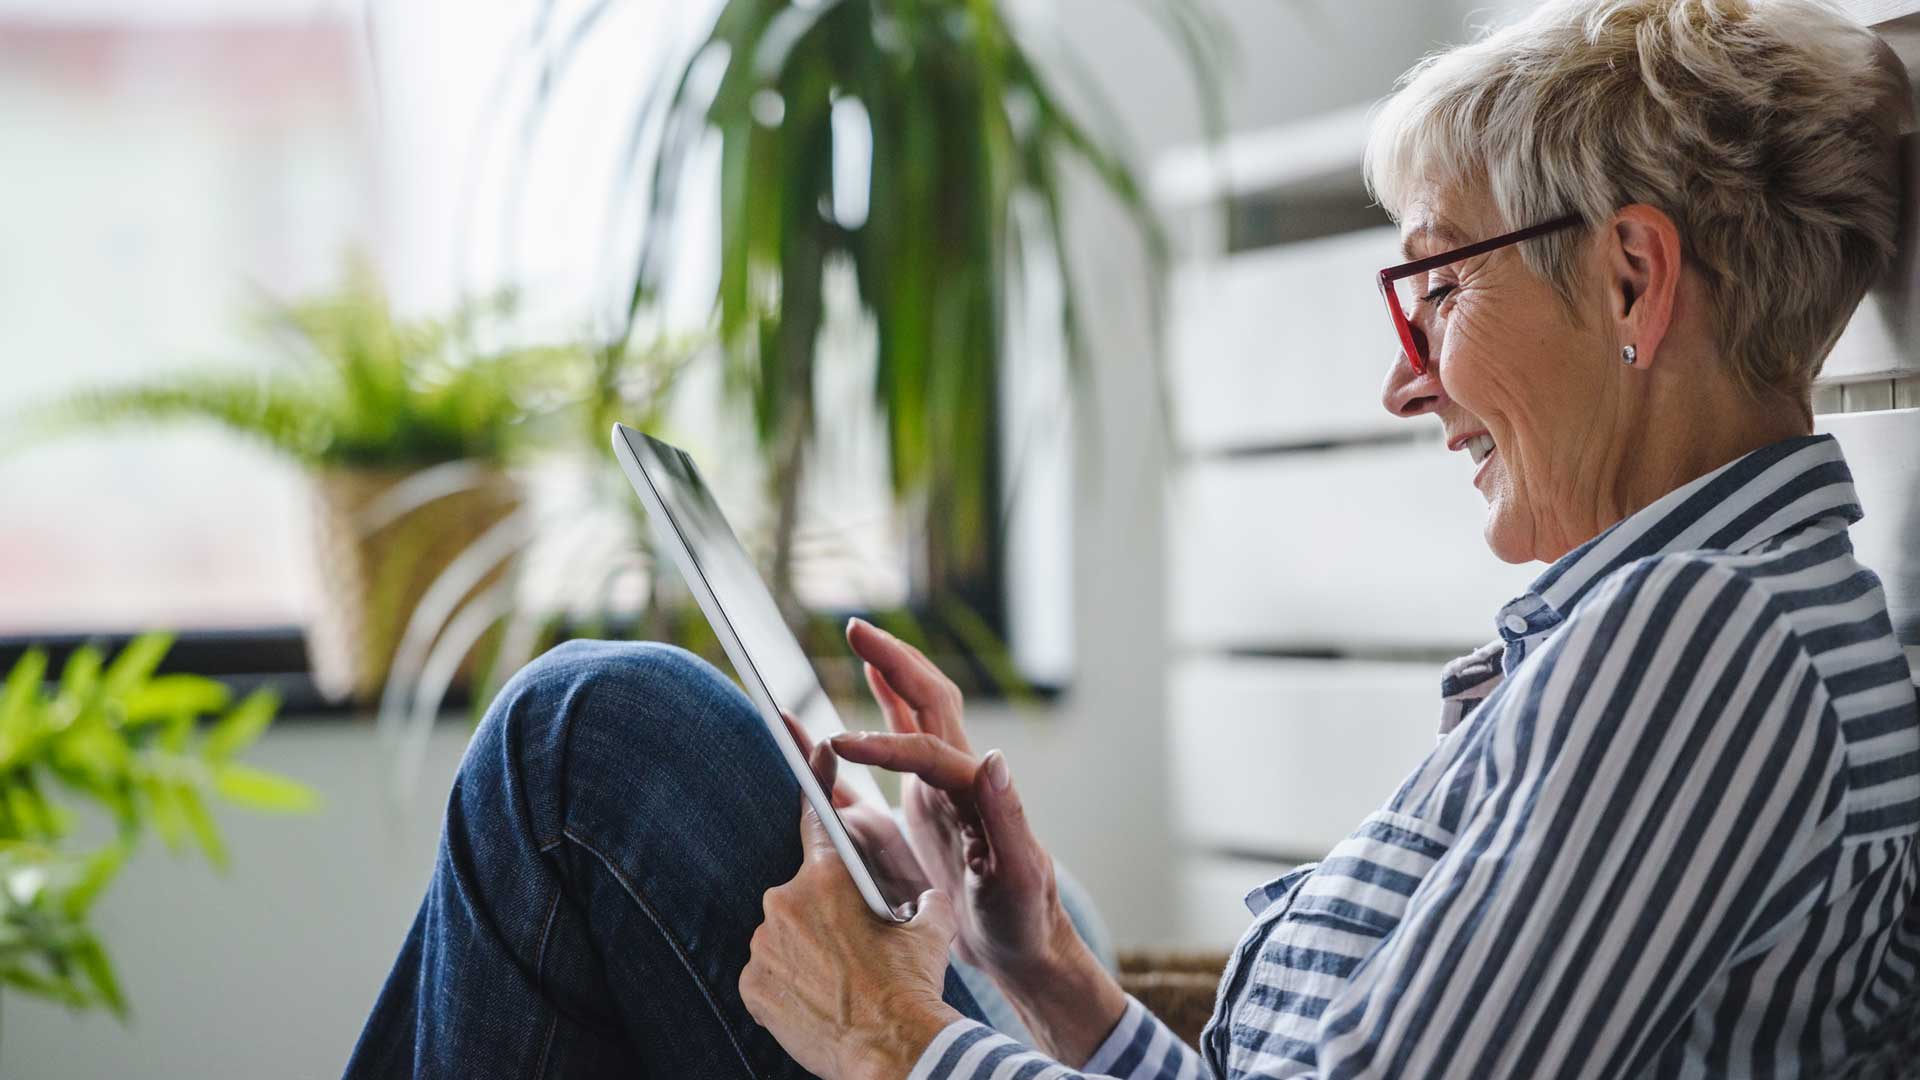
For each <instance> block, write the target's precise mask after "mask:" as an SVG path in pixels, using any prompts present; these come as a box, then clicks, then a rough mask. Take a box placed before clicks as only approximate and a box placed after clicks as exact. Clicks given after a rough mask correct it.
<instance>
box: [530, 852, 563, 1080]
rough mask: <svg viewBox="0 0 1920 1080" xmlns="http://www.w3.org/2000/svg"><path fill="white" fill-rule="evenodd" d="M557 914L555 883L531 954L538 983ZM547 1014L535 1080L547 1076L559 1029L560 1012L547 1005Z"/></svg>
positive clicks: (542, 977)
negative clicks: (538, 938)
mask: <svg viewBox="0 0 1920 1080" xmlns="http://www.w3.org/2000/svg"><path fill="white" fill-rule="evenodd" d="M559 914H560V885H559V883H558V882H555V883H554V886H553V899H551V900H549V901H547V917H546V920H545V922H544V925H543V926H542V927H541V929H540V947H539V948H538V949H535V950H534V954H533V977H534V979H535V980H537V981H538V982H539V983H545V982H546V981H547V945H548V944H549V943H550V942H552V941H553V923H554V920H555V919H556V918H558V916H559ZM542 996H543V997H544V996H545V995H542ZM547 1012H548V1016H547V1037H546V1038H544V1039H542V1040H541V1041H540V1060H539V1061H537V1062H536V1063H535V1064H534V1067H533V1075H534V1078H535V1080H539V1078H540V1077H543V1076H545V1075H547V1058H548V1057H549V1056H551V1055H552V1053H553V1036H554V1034H555V1032H557V1031H558V1030H559V1028H560V1010H559V1009H556V1008H553V1007H552V1006H551V1005H549V1006H548V1009H547Z"/></svg>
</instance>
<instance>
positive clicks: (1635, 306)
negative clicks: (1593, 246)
mask: <svg viewBox="0 0 1920 1080" xmlns="http://www.w3.org/2000/svg"><path fill="white" fill-rule="evenodd" d="M1603 250H1604V252H1605V263H1604V267H1603V272H1604V274H1605V280H1606V284H1607V297H1608V305H1607V318H1608V321H1609V322H1610V323H1611V324H1612V325H1613V327H1614V334H1615V336H1616V337H1617V339H1618V340H1617V341H1616V343H1615V347H1616V348H1618V347H1619V346H1622V345H1632V346H1633V347H1634V351H1635V352H1636V353H1637V354H1638V355H1637V359H1636V360H1635V361H1634V366H1635V367H1640V368H1645V367H1650V366H1652V365H1653V363H1654V361H1655V360H1656V358H1657V357H1658V355H1659V351H1660V343H1661V342H1662V341H1664V340H1665V339H1666V336H1667V330H1668V329H1669V328H1670V327H1671V326H1672V325H1673V315H1674V306H1675V304H1676V302H1677V300H1678V298H1679V295H1680V271H1681V264H1680V229H1679V227H1678V226H1676V225H1674V223H1673V219H1672V218H1670V217H1668V216H1667V215H1666V212H1665V211H1662V210H1660V209H1659V208H1658V207H1654V206H1649V205H1647V204H1646V203H1632V204H1629V205H1627V206H1623V207H1621V208H1620V209H1619V210H1618V211H1617V212H1616V213H1615V214H1614V216H1613V220H1612V221H1611V222H1610V223H1609V224H1608V228H1607V231H1606V233H1605V236H1604V249H1603Z"/></svg>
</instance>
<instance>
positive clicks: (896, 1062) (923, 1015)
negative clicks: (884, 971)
mask: <svg viewBox="0 0 1920 1080" xmlns="http://www.w3.org/2000/svg"><path fill="white" fill-rule="evenodd" d="M960 1019H963V1017H962V1016H961V1015H960V1013H959V1011H958V1010H956V1009H954V1008H953V1007H952V1006H951V1005H948V1004H947V1003H946V1002H944V1001H942V1000H940V999H939V998H937V997H936V998H934V999H932V1000H931V1001H926V1000H920V999H917V998H916V999H912V1000H907V1001H894V1002H889V1003H888V1004H887V1006H886V1008H885V1009H884V1010H882V1013H881V1018H880V1021H879V1023H878V1026H877V1028H876V1030H875V1031H874V1034H873V1036H872V1037H871V1038H869V1039H865V1040H862V1045H861V1046H860V1048H859V1051H858V1052H857V1053H856V1054H855V1055H854V1058H853V1060H852V1061H851V1062H850V1063H848V1066H847V1067H846V1068H845V1069H843V1070H842V1071H841V1072H840V1074H839V1075H840V1078H841V1080H900V1078H901V1077H904V1076H906V1075H907V1074H909V1073H911V1072H912V1071H913V1067H914V1066H915V1065H917V1064H918V1063H919V1061H920V1057H921V1055H923V1054H925V1053H926V1052H927V1047H929V1046H931V1045H932V1044H933V1040H934V1039H935V1038H936V1037H937V1036H939V1034H940V1033H941V1032H942V1031H945V1030H946V1028H947V1025H949V1024H951V1023H953V1022H954V1021H955V1020H960Z"/></svg>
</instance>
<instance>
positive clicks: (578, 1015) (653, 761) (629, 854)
mask: <svg viewBox="0 0 1920 1080" xmlns="http://www.w3.org/2000/svg"><path fill="white" fill-rule="evenodd" d="M799 812H800V789H799V786H798V785H797V784H796V783H795V782H794V779H793V777H792V776H791V775H790V774H789V773H788V772H787V768H786V765H785V764H784V762H783V761H782V760H781V758H780V756H779V751H778V749H777V747H776V746H775V745H774V742H773V738H772V736H771V735H770V734H769V733H768V732H767V729H766V727H765V725H764V723H763V722H762V721H761V719H760V716H759V713H758V712H757V711H756V710H755V709H754V707H753V704H752V702H751V701H749V700H748V699H747V697H746V695H745V694H743V693H742V692H741V691H740V689H739V688H738V687H737V686H735V685H734V684H733V683H732V682H731V681H729V680H728V679H727V678H726V676H724V675H722V674H721V673H720V672H719V671H718V670H716V669H715V668H714V667H713V666H712V665H710V664H708V663H707V662H706V661H704V660H701V659H700V658H698V657H696V656H694V655H693V654H692V653H689V652H686V651H685V650H683V649H679V648H675V647H673V646H668V645H661V644H655V643H616V642H583V641H582V642H570V643H568V644H565V645H562V646H560V647H559V648H556V649H554V650H553V651H551V652H549V653H547V654H546V655H545V656H543V657H541V658H540V659H538V660H536V661H534V662H533V663H532V664H530V665H528V666H527V667H526V668H525V669H524V670H522V671H521V672H519V673H518V674H517V675H515V676H514V678H513V679H512V681H510V682H509V683H508V684H507V686H506V687H505V688H504V689H503V690H502V691H501V693H500V695H499V697H498V698H497V699H495V701H494V702H493V705H492V707H491V708H490V709H488V711H487V715H486V718H485V719H484V720H483V721H482V722H481V724H480V727H479V729H478V731H476V732H475V734H474V738H473V741H472V743H471V744H470V745H469V746H468V748H467V752H466V757H465V759H464V760H463V761H462V762H461V765H460V772H459V775H458V776H457V777H456V779H455V781H454V785H453V793H452V795H451V797H450V798H449V800H448V803H447V817H446V828H445V832H444V834H443V835H442V837H441V842H440V852H439V857H438V862H437V864H436V866H435V869H434V875H433V880H432V882H431V883H430V884H429V885H428V887H427V895H426V899H425V900H424V901H423V902H422V903H421V906H420V913H419V915H418V916H417V917H416V918H415V920H414V924H413V928H412V930H411V931H410V932H409V933H408V935H407V939H406V942H405V944H404V945H403V946H402V947H401V950H400V956H399V959H398V960H396V961H395V963H394V967H393V971H392V973H391V974H390V975H389V976H388V977H387V982H386V985H385V987H384V988H383V989H382V990H381V992H380V998H379V1000H378V1001H377V1002H376V1003H375V1005H374V1008H373V1013H372V1015H371V1016H369V1017H368V1019H367V1024H366V1028H365V1030H364V1031H362V1032H361V1035H360V1041H359V1044H358V1045H357V1046H356V1047H355V1048H354V1052H353V1057H352V1059H351V1060H350V1061H349V1062H348V1064H347V1069H346V1075H347V1076H348V1077H353V1078H358V1077H400V1076H408V1077H475V1076H513V1077H529V1078H533V1077H600V1076H620V1077H632V1076H644V1077H667V1078H672V1080H704V1078H708V1077H728V1078H737V1077H801V1076H805V1075H806V1073H805V1072H804V1071H803V1070H802V1069H801V1068H800V1067H799V1066H798V1065H796V1064H794V1062H793V1060H792V1059H791V1058H789V1057H788V1056H787V1054H786V1052H785V1051H783V1050H782V1049H781V1048H780V1046H779V1044H778V1043H776V1042H775V1041H774V1039H773V1037H772V1036H771V1035H769V1034H768V1033H767V1032H766V1030H765V1029H763V1028H761V1027H760V1026H759V1025H758V1024H757V1023H755V1022H754V1020H753V1017H752V1016H750V1015H749V1014H748V1013H747V1010H746V1007H745V1006H744V1005H742V1004H741V1002H740V994H739V989H738V987H739V980H740V971H741V969H742V968H744V967H745V966H746V962H747V951H748V941H749V940H750V939H751V937H752V934H753V930H754V928H755V927H756V926H758V925H759V924H760V921H761V912H760V898H761V895H762V894H763V893H764V892H766V890H768V889H770V888H772V887H774V886H776V885H779V884H782V883H784V882H786V881H788V880H790V879H791V878H792V877H793V875H794V873H795V872H796V870H797V869H798V867H799V865H800V839H799V829H798V820H799ZM1066 891H1067V890H1066V886H1065V883H1064V882H1063V894H1064V893H1065V892H1066ZM1073 893H1074V897H1073V899H1074V902H1073V903H1072V904H1071V905H1070V912H1071V913H1072V914H1074V915H1075V917H1076V921H1077V922H1078V921H1080V920H1082V919H1087V917H1088V911H1087V909H1086V905H1085V903H1084V897H1083V896H1082V895H1080V894H1079V893H1078V891H1077V888H1076V889H1074V890H1073ZM1076 908H1077V909H1079V910H1074V909H1076ZM1081 925H1082V933H1083V936H1088V937H1089V938H1090V940H1091V939H1092V938H1094V937H1096V936H1103V935H1102V934H1100V933H1099V932H1098V931H1097V929H1096V930H1095V932H1093V933H1089V929H1092V927H1091V924H1090V922H1089V923H1081ZM1097 948H1104V943H1097ZM945 997H946V1000H947V1002H948V1003H949V1004H951V1005H952V1006H953V1007H954V1008H956V1009H958V1010H959V1011H960V1012H962V1013H964V1014H966V1015H968V1016H971V1017H974V1018H975V1019H980V1020H985V1021H987V1022H989V1023H994V1024H996V1025H997V1026H1002V1027H1003V1029H1004V1028H1005V1027H1006V1026H1009V1025H1010V1014H1011V1010H1010V1009H1008V1008H1007V1005H1006V1002H1005V1001H1004V999H1002V998H1000V997H999V995H998V992H997V990H995V989H994V988H993V987H992V984H991V983H990V982H988V981H986V980H984V979H982V978H980V977H979V975H978V973H977V972H966V973H963V972H962V971H961V970H960V967H959V965H957V964H956V965H954V966H952V967H950V968H949V969H948V972H947V980H946V988H945ZM983 998H984V999H987V1000H986V1001H985V1002H984V1003H983V1001H982V999H983Z"/></svg>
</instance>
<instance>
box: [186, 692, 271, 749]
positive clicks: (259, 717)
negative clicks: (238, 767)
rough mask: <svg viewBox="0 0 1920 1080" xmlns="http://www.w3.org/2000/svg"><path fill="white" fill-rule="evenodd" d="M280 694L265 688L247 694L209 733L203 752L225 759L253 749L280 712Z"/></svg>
mask: <svg viewBox="0 0 1920 1080" xmlns="http://www.w3.org/2000/svg"><path fill="white" fill-rule="evenodd" d="M279 708H280V695H279V694H276V693H274V692H273V691H272V690H270V689H267V688H265V687H263V688H261V689H259V690H255V691H254V692H253V693H251V694H248V695H247V696H246V698H245V699H244V700H242V701H241V702H240V704H238V705H236V706H234V707H233V711H232V712H230V713H228V714H227V715H226V717H225V718H223V719H222V720H221V721H220V722H219V723H218V724H215V725H214V727H213V730H212V731H211V732H209V733H208V735H207V741H206V743H205V744H204V745H203V747H202V750H203V751H204V752H205V754H206V756H207V757H208V758H210V759H213V760H216V761H218V760H225V759H226V758H229V757H232V756H233V755H234V754H237V753H239V752H240V751H242V750H245V749H246V748H247V747H249V746H252V745H253V742H254V740H255V739H258V738H259V737H260V733H261V732H263V731H265V730H267V725H269V724H271V723H273V717H274V713H276V712H277V711H279Z"/></svg>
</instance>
